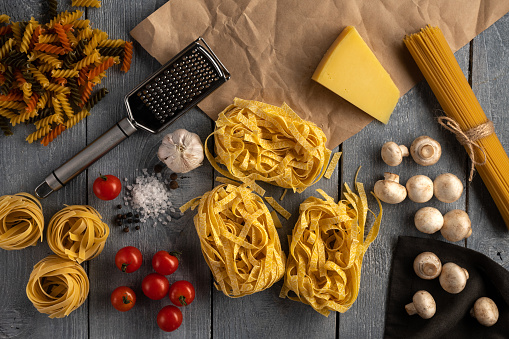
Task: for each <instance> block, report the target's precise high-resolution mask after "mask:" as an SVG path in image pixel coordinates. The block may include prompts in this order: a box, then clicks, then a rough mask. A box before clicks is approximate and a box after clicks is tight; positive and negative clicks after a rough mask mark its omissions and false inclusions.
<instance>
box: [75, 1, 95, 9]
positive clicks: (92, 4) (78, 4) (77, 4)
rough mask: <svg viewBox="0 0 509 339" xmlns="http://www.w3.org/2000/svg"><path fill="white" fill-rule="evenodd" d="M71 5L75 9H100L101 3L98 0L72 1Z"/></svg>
mask: <svg viewBox="0 0 509 339" xmlns="http://www.w3.org/2000/svg"><path fill="white" fill-rule="evenodd" d="M72 5H73V6H75V7H96V8H99V7H101V2H100V1H98V0H72Z"/></svg>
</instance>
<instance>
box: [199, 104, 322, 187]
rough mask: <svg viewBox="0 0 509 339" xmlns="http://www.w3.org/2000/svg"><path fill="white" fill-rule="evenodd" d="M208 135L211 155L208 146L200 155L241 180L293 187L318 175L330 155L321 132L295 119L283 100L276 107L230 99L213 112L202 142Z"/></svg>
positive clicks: (233, 177)
mask: <svg viewBox="0 0 509 339" xmlns="http://www.w3.org/2000/svg"><path fill="white" fill-rule="evenodd" d="M211 136H214V141H215V151H216V155H217V156H216V157H215V158H214V157H213V156H212V154H211V153H210V151H209V150H208V147H205V155H206V156H207V158H208V160H209V161H210V162H211V164H212V166H214V168H215V169H216V170H217V171H218V172H220V173H221V174H222V175H224V176H226V177H228V178H231V179H236V180H241V181H242V182H248V181H254V180H260V181H265V182H269V183H271V184H274V185H277V186H280V187H283V188H291V189H293V190H294V191H297V192H302V191H303V190H305V189H306V188H307V187H309V186H311V185H313V184H314V183H316V182H317V181H318V180H320V179H321V177H322V176H323V174H324V172H325V168H326V166H327V163H328V162H329V158H330V154H331V151H330V150H328V149H327V148H326V147H325V142H326V141H327V138H326V137H325V134H324V133H323V131H322V130H321V129H320V128H319V127H317V126H316V125H315V124H313V123H312V122H309V121H306V120H303V119H301V118H299V116H298V115H297V114H296V113H295V112H293V111H292V110H291V108H290V107H288V106H287V105H286V104H283V106H282V107H276V106H272V105H268V104H265V103H262V102H257V101H247V100H242V99H238V98H235V101H234V104H233V105H230V106H228V107H227V108H226V109H225V110H224V111H223V112H221V113H220V114H219V118H218V119H217V121H216V129H215V131H214V132H213V133H212V134H211V135H210V136H209V137H208V138H207V141H208V139H209V138H210V137H211ZM207 141H206V142H205V144H206V145H207ZM218 164H222V165H224V166H226V168H227V171H225V170H224V169H222V168H221V167H219V165H218Z"/></svg>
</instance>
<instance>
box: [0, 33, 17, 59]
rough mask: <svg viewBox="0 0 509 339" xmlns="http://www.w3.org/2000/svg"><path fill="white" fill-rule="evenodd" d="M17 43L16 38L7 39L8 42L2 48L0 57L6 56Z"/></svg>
mask: <svg viewBox="0 0 509 339" xmlns="http://www.w3.org/2000/svg"><path fill="white" fill-rule="evenodd" d="M14 44H15V40H14V39H13V38H11V39H9V40H7V42H6V43H5V44H4V45H3V46H2V47H1V48H0V59H2V58H3V57H5V56H6V55H7V54H9V52H10V51H11V50H12V47H13V46H14Z"/></svg>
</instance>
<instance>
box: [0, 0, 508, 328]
mask: <svg viewBox="0 0 509 339" xmlns="http://www.w3.org/2000/svg"><path fill="white" fill-rule="evenodd" d="M43 3H44V1H42V0H25V1H19V0H3V1H2V2H0V13H6V14H9V15H10V16H11V17H12V18H13V19H14V20H26V19H27V18H29V17H30V16H34V17H35V18H36V19H40V18H41V13H42V12H43V11H44V10H46V5H45V4H43ZM62 3H64V1H61V4H60V7H59V10H65V9H70V8H69V4H68V3H70V1H65V4H62ZM164 3H165V0H144V1H138V0H123V1H103V7H102V8H101V9H99V10H98V9H89V10H86V11H85V13H86V18H87V19H90V20H91V21H92V22H93V23H94V27H97V28H100V29H102V30H104V31H106V32H108V33H109V35H110V37H112V38H123V39H129V35H128V32H129V31H130V30H131V29H132V28H133V27H134V26H135V25H136V24H137V23H139V22H140V21H141V20H142V19H143V18H145V17H146V16H148V15H149V14H150V13H152V12H153V11H155V10H156V9H157V8H159V7H160V6H161V5H162V4H164ZM507 36H509V15H506V16H505V17H503V18H502V19H501V20H499V21H498V22H496V23H495V24H494V25H493V26H492V27H490V28H489V29H487V30H486V31H485V32H483V33H482V34H480V35H479V36H478V37H476V38H475V39H474V40H473V41H472V42H471V43H470V44H468V45H467V46H465V47H464V48H462V49H461V50H460V51H458V52H457V53H456V57H457V59H458V61H459V63H460V65H461V66H462V69H463V70H464V72H465V75H466V76H467V78H468V79H469V80H470V82H471V84H472V87H473V89H474V91H475V93H476V95H477V97H478V98H479V100H480V102H481V105H482V106H483V107H484V110H485V112H486V114H487V115H488V117H489V118H490V119H491V120H493V122H494V123H495V126H496V130H497V133H498V136H499V138H500V139H501V141H502V143H503V145H504V147H505V149H506V150H508V151H509V132H508V129H509V120H508V119H507V110H508V109H509V86H508V85H507V84H508V83H509V72H508V70H509V66H508V65H509V40H508V39H507V38H506V37H507ZM135 46H136V47H135V53H136V56H135V59H134V62H133V65H132V68H131V71H130V72H129V73H128V74H126V75H124V74H120V72H110V73H109V76H108V77H107V78H106V79H105V80H104V81H103V84H104V85H105V86H106V87H107V88H108V89H109V90H110V94H109V95H108V96H107V97H106V98H105V99H104V101H102V102H101V103H100V104H99V105H97V106H96V107H95V108H94V109H93V111H92V115H91V116H90V117H88V118H87V120H86V122H84V123H81V124H80V125H78V126H76V127H74V128H72V129H71V130H69V131H66V132H65V133H64V134H63V135H62V136H61V137H60V138H59V139H57V140H56V141H55V142H54V143H52V144H51V145H50V146H48V147H42V146H41V145H39V144H38V143H34V144H31V145H30V144H27V143H26V142H25V141H24V139H25V137H26V135H27V134H28V133H29V132H28V131H29V127H26V126H16V128H15V129H14V132H15V135H14V136H11V137H9V138H6V137H3V136H0V195H4V194H14V193H17V192H22V191H25V192H33V189H34V188H35V187H36V186H37V184H39V183H40V182H41V180H43V178H44V177H45V176H46V175H47V174H48V173H50V171H51V170H53V169H54V168H56V167H57V166H58V165H60V164H61V163H62V162H63V161H65V160H66V159H68V158H69V157H71V156H72V155H74V154H75V153H76V152H78V151H79V150H80V149H82V148H83V147H84V146H86V145H87V144H88V143H90V142H91V141H92V140H94V139H95V138H96V137H98V136H99V135H100V134H102V133H103V132H104V131H106V130H107V129H108V128H109V127H110V126H112V125H113V124H114V123H115V122H116V121H118V120H120V119H121V118H123V117H124V116H125V111H124V107H123V104H122V98H123V96H124V95H125V93H127V92H128V91H129V90H130V89H131V88H133V87H134V86H135V85H136V84H138V83H139V82H140V81H142V80H143V79H144V78H145V77H146V76H147V75H149V74H150V73H151V72H153V71H154V70H156V69H157V68H158V67H159V64H158V63H157V62H156V61H155V60H154V59H153V58H151V57H150V56H149V55H148V54H147V53H146V52H145V51H144V50H142V49H141V48H140V47H139V46H138V45H136V44H135ZM232 95H233V94H232ZM274 104H280V103H274ZM439 109H440V107H439V105H438V103H437V101H436V99H435V97H434V95H433V93H432V92H431V90H430V89H429V87H428V85H427V84H426V83H424V82H422V83H420V84H418V85H417V86H416V87H415V88H414V89H412V90H411V91H410V92H409V93H407V94H406V95H404V96H403V97H402V98H401V100H400V101H399V103H398V106H397V108H396V111H395V112H394V114H393V117H392V118H391V120H390V122H389V124H388V125H387V126H384V125H382V124H380V123H378V122H373V123H371V124H370V125H369V126H367V127H366V128H365V129H364V130H363V131H361V132H360V133H358V134H357V135H355V136H354V137H352V138H351V139H349V140H347V141H346V142H344V143H343V144H342V145H341V146H340V149H341V150H342V151H343V158H342V160H341V164H340V165H341V166H339V167H338V169H337V170H336V171H335V173H334V175H333V177H332V178H331V179H330V180H326V179H324V180H321V181H320V182H319V183H318V184H316V185H315V187H313V189H309V190H307V191H306V192H305V193H303V194H301V195H298V194H289V195H288V196H287V198H285V200H284V201H283V203H282V204H283V206H284V207H285V208H286V209H288V210H289V211H290V212H292V218H291V219H290V220H289V221H284V223H283V228H282V229H280V230H279V235H280V239H281V241H282V244H283V248H284V249H285V250H287V248H288V244H287V241H286V235H288V234H290V233H291V230H292V227H293V225H294V223H295V221H296V219H297V214H298V213H297V212H298V206H299V204H300V202H302V201H303V200H304V199H305V198H306V197H308V196H310V195H314V194H316V193H315V191H314V188H322V189H323V190H324V191H325V192H327V193H328V194H329V195H331V196H333V197H334V198H336V199H338V197H339V196H340V194H341V189H342V183H343V182H345V181H346V182H348V183H351V182H352V181H353V176H354V174H355V171H356V170H357V168H358V166H362V170H361V173H360V176H359V180H360V181H361V182H364V183H365V185H366V187H367V189H370V190H371V189H372V187H373V184H374V182H375V181H376V180H378V179H380V178H381V177H382V174H383V172H384V171H387V170H389V168H388V166H386V165H385V164H384V163H383V162H382V160H381V158H380V156H379V150H380V147H381V145H382V144H383V143H384V142H386V141H388V140H393V141H396V142H398V143H403V144H406V145H410V143H411V142H412V140H413V139H414V138H416V137H417V136H420V135H423V134H427V135H430V136H431V137H433V138H435V139H437V140H438V141H440V143H441V144H442V147H443V152H444V154H443V157H442V159H441V160H440V162H439V163H438V164H437V165H435V166H431V167H419V166H418V165H416V164H415V163H413V161H411V160H408V159H407V160H405V161H404V163H403V164H402V165H400V166H399V167H398V168H396V171H398V172H399V174H400V175H401V180H402V182H405V181H406V180H407V179H408V178H409V177H411V176H413V175H415V174H425V175H428V176H430V177H431V178H434V177H435V176H437V175H438V174H440V173H444V172H451V173H454V174H456V175H458V176H459V177H460V178H461V179H462V180H463V181H464V184H465V187H466V190H465V193H464V194H463V196H462V197H461V199H460V200H459V201H457V202H455V203H453V204H449V205H446V204H443V203H440V202H438V201H437V200H436V199H433V200H432V201H431V202H430V203H429V204H430V205H433V206H435V207H437V208H439V209H440V210H441V211H443V212H446V211H448V210H450V209H453V208H459V209H464V210H466V211H467V212H468V213H469V215H470V218H471V220H472V228H473V235H472V237H470V238H469V239H468V240H467V241H465V242H464V243H463V242H462V243H461V245H463V246H465V247H468V248H471V249H474V250H476V251H479V252H482V253H484V254H486V255H488V256H489V257H491V258H492V259H493V260H495V261H497V262H499V263H500V264H501V265H503V266H504V267H506V268H509V250H508V248H509V233H508V232H507V230H506V227H505V225H504V223H503V221H502V218H501V217H500V215H499V213H498V211H497V209H496V208H495V206H494V203H493V201H492V199H491V197H490V195H489V193H488V191H487V190H486V188H485V186H484V185H483V183H482V181H481V179H480V177H479V176H476V177H475V179H474V181H473V182H472V183H471V184H468V183H467V177H468V162H467V159H466V155H465V152H464V151H463V149H462V147H461V146H459V145H458V143H457V142H456V140H455V138H454V137H453V136H452V135H450V134H448V132H446V131H444V130H442V129H441V128H440V127H439V126H438V124H437V123H436V121H435V118H436V117H437V116H438V115H439V113H438V110H439ZM177 128H185V129H188V130H190V131H193V132H196V133H198V134H199V135H200V136H201V138H202V140H204V139H205V137H206V136H207V135H208V134H209V133H210V132H211V131H212V130H213V121H211V120H210V119H209V118H208V117H207V116H206V115H205V114H203V113H202V112H200V111H199V110H198V109H195V110H193V111H192V112H190V113H188V114H187V115H186V116H185V117H183V118H182V119H180V120H179V121H178V122H176V123H175V124H174V125H172V126H171V127H170V128H169V129H168V130H167V132H171V131H173V130H175V129H177ZM161 138H162V135H151V134H148V133H143V132H139V133H137V134H135V135H133V136H132V137H131V138H130V139H129V140H128V141H126V142H124V143H123V144H121V145H120V146H118V147H117V148H115V149H114V150H113V151H111V152H110V153H109V154H107V155H106V156H105V157H104V158H103V159H101V160H100V161H98V162H97V163H96V164H94V165H93V166H92V167H90V168H89V169H88V171H86V172H85V173H83V174H81V175H80V176H78V177H77V178H76V179H75V180H73V181H72V182H71V183H70V184H69V185H68V186H66V187H65V188H64V189H62V190H60V191H58V192H57V193H54V194H53V195H51V196H50V197H49V198H47V199H45V200H44V201H43V202H42V204H43V209H44V215H45V218H46V220H49V218H50V217H51V216H52V215H53V213H55V212H56V211H58V210H59V209H61V208H62V207H63V205H64V204H89V205H92V206H93V207H95V208H96V209H98V210H99V212H100V213H101V214H102V215H103V217H104V220H106V221H107V222H108V223H109V225H110V227H111V234H110V237H109V239H108V241H107V244H106V247H105V249H104V251H103V252H102V254H101V255H100V256H99V257H97V258H95V259H94V260H92V261H89V262H86V263H85V264H84V267H85V270H86V271H87V273H88V276H89V278H90V294H89V297H88V299H87V301H86V302H85V304H84V305H83V306H82V307H80V308H79V309H78V310H76V311H75V312H73V313H72V314H71V315H70V316H69V317H67V318H64V319H53V320H52V319H49V318H48V317H47V316H46V315H43V314H39V313H38V312H37V311H36V310H35V308H34V307H33V306H32V304H31V303H30V301H29V300H28V298H27V297H26V294H25V286H26V283H27V281H28V277H29V275H30V272H31V271H32V267H33V265H34V264H35V263H36V262H38V261H39V260H40V259H42V258H44V257H46V256H47V255H49V254H51V253H52V252H51V250H50V249H49V247H48V245H47V243H46V242H43V243H39V244H38V245H37V246H35V247H31V248H27V249H25V250H22V251H5V250H0V338H159V337H172V338H210V337H212V338H380V337H382V335H383V327H384V317H385V307H386V299H387V286H388V281H389V273H390V265H391V259H392V253H393V249H394V246H395V244H396V240H397V237H398V236H399V235H412V236H424V235H422V234H420V233H419V232H418V231H417V230H416V229H415V227H414V226H413V221H412V220H413V215H414V213H415V212H416V211H417V210H418V209H419V208H420V207H422V206H420V205H419V204H416V203H413V202H411V201H408V200H407V201H405V202H403V203H402V204H399V205H397V206H389V205H384V216H383V221H382V227H381V229H380V234H379V236H378V238H377V239H376V241H375V242H374V243H373V244H372V246H371V248H370V249H369V250H368V252H367V253H366V256H365V257H364V263H363V269H362V281H361V289H360V293H359V297H358V299H357V301H356V302H355V304H354V305H353V307H352V308H351V309H350V310H349V311H348V312H346V313H344V314H331V315H330V316H329V317H328V318H326V317H323V316H321V315H320V314H318V313H317V312H315V311H314V310H313V309H312V308H310V307H308V306H305V305H303V304H301V303H297V302H294V301H290V300H288V299H285V300H283V299H280V298H279V297H278V295H279V290H280V288H281V285H282V282H281V281H280V282H278V283H276V284H275V285H274V286H273V287H272V288H270V289H268V290H265V291H263V292H261V293H257V294H255V295H251V296H247V297H244V298H240V299H230V298H227V297H225V296H224V295H223V294H222V293H221V292H218V291H216V290H215V288H213V285H212V277H211V273H210V271H209V269H208V267H207V265H206V263H205V261H204V259H203V258H202V255H201V252H200V245H199V241H198V238H197V236H196V233H195V231H194V226H193V222H192V218H193V216H194V213H186V214H185V215H184V216H180V215H179V214H178V213H175V214H174V215H173V220H172V222H171V223H170V225H168V226H162V225H159V226H157V227H152V226H151V225H150V224H145V225H143V226H142V228H141V229H140V230H139V231H135V230H131V232H129V233H124V232H122V230H121V227H118V226H115V225H114V223H113V222H112V219H113V216H114V215H115V214H116V213H117V212H118V210H116V209H115V205H116V204H118V203H119V202H121V201H120V198H119V199H117V200H115V201H112V202H104V201H100V200H99V199H97V198H96V197H95V196H94V194H93V193H92V182H93V180H94V179H95V178H96V177H97V175H98V174H99V173H100V172H101V173H111V174H114V175H117V176H118V177H120V178H122V179H123V178H128V180H129V181H130V182H131V181H132V180H133V178H134V177H135V176H136V175H137V174H138V172H137V171H136V170H141V169H143V168H147V169H148V170H149V171H152V169H153V167H154V165H156V164H157V163H158V160H157V158H156V151H157V148H158V146H159V144H160V141H161ZM337 150H338V149H336V150H335V151H337ZM169 174H170V172H169V170H165V171H163V176H169ZM213 177H214V171H213V170H212V167H211V166H210V165H208V164H207V163H205V164H204V165H203V166H202V167H200V168H199V169H197V170H194V171H192V172H190V173H189V174H186V175H184V176H182V177H181V178H180V179H179V184H180V188H179V189H178V190H175V191H173V196H172V200H173V203H174V204H175V205H177V206H180V205H181V204H182V203H184V202H186V201H188V200H189V199H191V198H193V197H196V196H199V195H201V194H203V193H204V192H206V191H208V190H210V189H211V188H212V187H213V186H214V185H215V184H217V183H215V182H214V181H213ZM264 187H266V188H267V189H268V194H269V195H272V196H279V194H280V193H281V192H282V189H281V188H277V187H269V186H267V185H265V186H264ZM370 203H371V204H372V207H373V208H375V209H376V206H375V205H374V201H373V200H370ZM281 219H282V218H281ZM282 220H284V219H282ZM430 237H432V238H435V239H440V240H441V239H442V238H441V236H440V235H433V236H430ZM127 245H133V246H137V247H138V248H140V249H141V251H142V253H143V254H144V264H143V266H142V268H140V270H139V271H138V272H136V273H133V274H122V273H121V272H120V271H118V270H117V269H116V268H115V266H114V256H115V253H116V252H117V250H118V249H120V248H121V247H124V246H127ZM173 249H179V250H181V251H182V252H183V253H184V257H183V260H182V263H181V268H180V269H179V270H178V271H177V273H175V274H174V275H173V276H171V277H170V281H174V280H177V279H187V280H189V281H191V282H192V283H193V284H194V285H195V287H196V291H197V296H196V300H195V301H194V302H193V303H192V304H191V305H190V306H189V307H186V308H184V309H183V316H184V322H183V324H182V326H181V328H180V329H178V330H177V331H176V332H173V333H170V334H167V333H164V332H162V331H160V330H159V328H158V327H157V324H156V321H155V319H156V315H157V312H158V311H159V309H160V308H162V307H163V306H164V305H167V304H169V301H168V300H166V299H165V300H161V301H152V300H148V299H147V298H146V297H144V296H143V294H142V292H141V288H140V284H141V281H142V279H143V277H144V276H145V275H146V274H148V273H150V272H151V265H150V258H151V256H152V255H153V254H154V253H155V252H156V251H158V250H173ZM121 285H128V286H131V287H133V289H134V290H135V291H136V292H137V295H138V302H137V304H136V306H135V308H134V309H133V310H131V311H130V312H127V313H120V312H117V311H115V310H114V309H113V308H112V306H111V305H110V302H109V296H110V293H111V292H112V291H113V289H114V288H116V287H117V286H121Z"/></svg>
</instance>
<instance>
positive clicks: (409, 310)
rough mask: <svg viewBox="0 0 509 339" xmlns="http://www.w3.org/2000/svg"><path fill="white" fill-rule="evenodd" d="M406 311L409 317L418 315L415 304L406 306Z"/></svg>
mask: <svg viewBox="0 0 509 339" xmlns="http://www.w3.org/2000/svg"><path fill="white" fill-rule="evenodd" d="M405 310H406V313H408V315H414V314H417V309H416V308H415V305H414V303H410V304H406V305H405Z"/></svg>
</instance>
